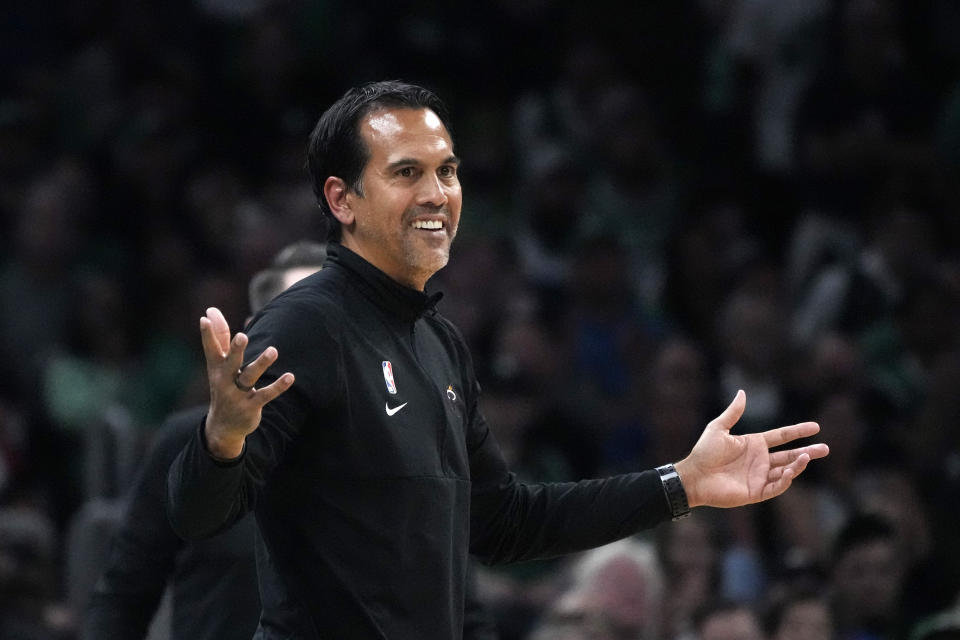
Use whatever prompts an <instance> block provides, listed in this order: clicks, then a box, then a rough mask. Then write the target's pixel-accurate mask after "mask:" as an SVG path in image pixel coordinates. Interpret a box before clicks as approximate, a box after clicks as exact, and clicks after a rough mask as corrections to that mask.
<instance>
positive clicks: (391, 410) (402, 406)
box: [383, 402, 407, 416]
mask: <svg viewBox="0 0 960 640" xmlns="http://www.w3.org/2000/svg"><path fill="white" fill-rule="evenodd" d="M405 406H407V403H406V402H404V403H403V404H402V405H400V406H399V407H394V408H393V409H391V408H390V403H389V402H385V403H384V405H383V408H384V409H386V410H387V415H388V416H392V415H393V414H395V413H396V412H397V411H400V409H403V408H404V407H405Z"/></svg>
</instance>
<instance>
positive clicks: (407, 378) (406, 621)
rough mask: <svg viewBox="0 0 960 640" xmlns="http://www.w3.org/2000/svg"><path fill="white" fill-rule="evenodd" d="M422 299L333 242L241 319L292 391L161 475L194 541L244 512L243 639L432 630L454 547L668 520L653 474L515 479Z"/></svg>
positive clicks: (591, 537)
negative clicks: (254, 574) (248, 554)
mask: <svg viewBox="0 0 960 640" xmlns="http://www.w3.org/2000/svg"><path fill="white" fill-rule="evenodd" d="M436 299H437V296H436V295H435V296H432V297H431V296H428V295H426V294H425V293H423V292H420V291H415V290H413V289H410V288H407V287H404V286H401V285H399V284H397V283H396V282H394V281H393V280H391V279H390V278H389V277H388V276H386V274H384V273H382V272H381V271H379V270H378V269H376V268H375V267H373V266H372V265H370V264H369V263H368V262H366V261H365V260H363V259H362V258H360V257H359V256H358V255H356V254H354V253H353V252H351V251H349V250H348V249H346V248H345V247H342V246H340V245H335V244H334V245H331V246H330V247H329V248H328V258H327V262H326V264H325V265H324V269H323V270H322V271H319V272H318V273H315V274H313V275H311V276H309V277H307V278H305V279H304V280H302V281H301V282H299V283H298V284H296V285H294V286H293V287H291V288H290V289H288V290H287V291H286V292H284V293H282V294H281V295H280V296H278V297H277V298H276V299H274V300H273V301H272V302H271V303H269V304H268V305H267V306H266V307H264V309H263V310H262V311H261V312H260V313H259V314H258V315H257V316H255V317H254V319H253V320H252V321H251V325H250V327H249V329H248V334H249V337H250V343H249V346H248V347H247V351H246V353H247V356H248V358H250V359H252V358H254V357H256V355H258V354H259V353H260V352H261V351H263V349H265V348H266V347H267V346H269V345H274V346H275V347H277V349H278V351H279V354H280V357H279V359H278V361H277V363H275V365H274V366H273V367H272V368H271V370H270V371H268V372H267V374H266V375H265V376H264V378H263V379H261V381H260V382H259V383H258V386H264V385H266V384H268V383H269V382H270V381H272V380H274V379H276V377H278V376H279V375H280V374H282V373H283V372H284V371H292V372H293V373H294V374H295V376H296V382H295V383H294V385H293V387H291V388H290V390H288V391H287V392H286V393H284V394H283V395H281V396H280V397H279V398H277V399H276V400H274V401H273V402H271V403H270V404H268V405H267V406H266V407H265V408H264V411H263V417H262V419H261V422H260V426H259V428H258V429H257V430H256V431H254V432H253V433H252V434H250V435H249V436H248V437H247V440H246V445H245V450H244V453H243V454H242V455H241V456H240V457H239V458H238V459H236V460H234V461H229V462H221V461H218V460H216V459H214V458H213V457H211V455H210V454H209V453H208V451H207V449H206V446H205V443H204V440H203V429H202V426H201V428H200V429H199V430H198V431H197V436H196V437H195V438H193V439H192V440H191V441H190V442H189V443H188V444H187V446H186V447H185V449H184V450H183V451H182V452H181V454H180V455H179V457H178V458H177V459H176V460H175V461H174V463H173V465H172V466H171V468H170V474H169V479H168V489H169V509H170V518H171V523H172V524H173V526H174V529H175V530H176V531H177V532H178V533H179V534H180V535H182V536H184V537H187V538H202V537H205V536H210V535H213V534H215V533H216V532H217V531H219V530H221V529H222V528H223V527H225V526H227V525H229V524H230V523H231V522H233V521H235V520H236V519H238V518H240V517H242V516H243V514H244V513H245V512H246V511H248V510H250V509H253V510H254V511H255V514H256V521H257V528H258V536H257V562H258V565H257V568H258V572H259V579H260V592H261V600H262V604H263V611H262V614H261V619H260V628H259V629H258V631H257V635H256V636H255V638H257V639H258V640H290V639H297V640H301V639H302V640H308V639H311V640H312V639H321V638H336V639H341V638H342V639H349V640H364V639H367V638H370V639H374V638H376V639H390V640H425V639H429V640H445V639H450V640H454V639H459V638H460V633H461V629H462V627H463V622H462V618H463V606H464V604H463V603H464V582H465V576H466V572H467V565H468V552H469V553H472V554H474V555H475V556H476V557H478V558H479V559H480V560H481V561H482V562H485V563H488V564H494V563H508V562H515V561H520V560H528V559H534V558H544V557H551V556H556V555H560V554H565V553H570V552H574V551H579V550H583V549H587V548H591V547H596V546H599V545H602V544H605V543H608V542H611V541H613V540H616V539H619V538H622V537H625V536H629V535H631V534H633V533H635V532H637V531H639V530H641V529H644V528H648V527H651V526H653V525H655V524H658V523H660V522H662V521H664V520H667V519H669V517H670V511H669V507H668V504H667V501H666V498H665V496H664V492H663V488H662V486H661V483H660V479H659V476H658V474H657V473H656V472H655V471H644V472H641V473H631V474H625V475H620V476H615V477H612V478H606V479H601V480H584V481H580V482H576V483H551V484H523V483H521V482H519V481H518V480H517V478H516V477H515V476H514V474H512V473H511V472H509V470H508V469H507V467H506V464H505V462H504V459H503V456H502V454H501V452H500V449H499V447H498V445H497V443H496V439H495V438H494V436H493V433H492V432H491V431H490V429H489V428H488V426H487V424H486V422H485V421H484V419H483V417H482V416H481V414H480V412H479V411H478V408H477V404H478V396H479V385H478V384H477V381H476V379H475V377H474V373H473V367H472V364H471V361H470V355H469V353H468V351H467V347H466V345H465V343H464V340H463V338H462V337H461V335H460V333H459V331H457V329H456V328H455V327H454V326H453V325H452V324H451V323H450V322H449V321H448V320H446V319H445V318H444V317H443V316H441V315H440V314H439V313H437V312H436V310H435V308H434V304H435V302H436Z"/></svg>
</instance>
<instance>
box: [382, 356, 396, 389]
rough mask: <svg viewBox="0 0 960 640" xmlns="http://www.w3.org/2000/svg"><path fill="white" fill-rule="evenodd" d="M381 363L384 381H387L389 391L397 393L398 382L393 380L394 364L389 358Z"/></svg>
mask: <svg viewBox="0 0 960 640" xmlns="http://www.w3.org/2000/svg"><path fill="white" fill-rule="evenodd" d="M380 364H381V365H382V366H383V381H384V382H386V383H387V392H388V393H390V394H391V395H396V394H397V383H396V382H394V381H393V365H392V364H390V361H389V360H384V361H383V362H381V363H380Z"/></svg>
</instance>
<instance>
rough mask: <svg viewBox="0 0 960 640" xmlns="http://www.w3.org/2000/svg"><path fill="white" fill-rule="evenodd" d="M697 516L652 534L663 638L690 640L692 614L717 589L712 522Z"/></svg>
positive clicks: (693, 622) (717, 553)
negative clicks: (660, 572)
mask: <svg viewBox="0 0 960 640" xmlns="http://www.w3.org/2000/svg"><path fill="white" fill-rule="evenodd" d="M709 515H710V514H704V513H698V514H697V517H695V518H687V519H685V520H683V521H681V522H677V523H674V524H676V525H678V526H676V527H675V528H671V529H670V530H667V529H666V528H665V527H661V528H659V529H658V530H657V531H656V545H657V546H656V549H657V556H658V558H659V560H660V563H659V564H660V567H661V568H662V569H663V576H664V594H663V598H664V602H665V603H669V606H666V607H664V609H663V615H662V624H663V627H662V634H663V636H664V637H665V638H671V639H682V638H690V637H692V634H693V633H694V632H695V631H696V626H697V617H696V612H697V610H698V609H700V608H701V607H703V606H706V605H707V604H708V603H709V602H710V601H711V599H712V598H714V597H716V594H717V593H718V591H719V588H720V579H721V575H720V570H721V564H720V562H721V555H720V549H719V539H718V538H719V536H718V530H717V526H716V522H715V520H714V519H713V518H710V517H709Z"/></svg>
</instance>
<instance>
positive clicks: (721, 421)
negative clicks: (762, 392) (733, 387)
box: [710, 389, 747, 431]
mask: <svg viewBox="0 0 960 640" xmlns="http://www.w3.org/2000/svg"><path fill="white" fill-rule="evenodd" d="M746 407H747V394H745V393H744V392H743V389H740V390H739V391H737V395H735V396H734V397H733V402H731V403H730V405H729V406H728V407H727V408H726V409H724V410H723V413H721V414H720V415H719V416H717V417H716V418H714V419H713V421H712V422H711V423H710V424H711V425H714V426H717V427H720V428H721V429H723V430H724V431H730V429H732V428H733V425H735V424H737V421H738V420H740V417H741V416H742V415H743V410H744V409H746Z"/></svg>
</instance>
